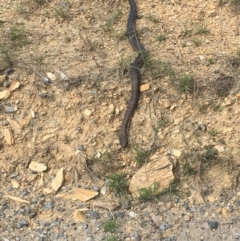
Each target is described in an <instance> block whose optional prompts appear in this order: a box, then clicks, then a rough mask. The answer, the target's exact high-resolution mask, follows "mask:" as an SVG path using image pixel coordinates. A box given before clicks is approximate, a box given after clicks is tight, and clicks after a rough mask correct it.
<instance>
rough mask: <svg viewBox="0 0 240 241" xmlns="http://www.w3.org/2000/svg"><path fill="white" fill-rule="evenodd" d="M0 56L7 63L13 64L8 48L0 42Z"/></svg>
mask: <svg viewBox="0 0 240 241" xmlns="http://www.w3.org/2000/svg"><path fill="white" fill-rule="evenodd" d="M0 58H1V59H2V60H3V61H4V62H5V63H6V64H7V65H8V66H12V65H13V59H12V57H11V54H10V50H9V49H8V48H6V47H5V46H3V45H2V44H0Z"/></svg>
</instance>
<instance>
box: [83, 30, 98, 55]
mask: <svg viewBox="0 0 240 241" xmlns="http://www.w3.org/2000/svg"><path fill="white" fill-rule="evenodd" d="M80 38H81V39H82V40H83V42H84V44H85V45H86V46H87V47H88V48H89V51H94V50H95V49H96V44H95V42H94V41H92V40H91V38H89V37H88V36H87V35H86V36H85V37H83V36H82V35H81V34H80Z"/></svg>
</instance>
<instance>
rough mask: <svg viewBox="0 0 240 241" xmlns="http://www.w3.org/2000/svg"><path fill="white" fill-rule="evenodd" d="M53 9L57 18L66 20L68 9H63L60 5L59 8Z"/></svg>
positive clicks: (68, 16)
mask: <svg viewBox="0 0 240 241" xmlns="http://www.w3.org/2000/svg"><path fill="white" fill-rule="evenodd" d="M53 9H54V11H55V16H56V18H57V19H62V20H68V19H69V18H70V15H69V11H68V10H65V9H63V8H62V7H60V8H58V9H57V8H53Z"/></svg>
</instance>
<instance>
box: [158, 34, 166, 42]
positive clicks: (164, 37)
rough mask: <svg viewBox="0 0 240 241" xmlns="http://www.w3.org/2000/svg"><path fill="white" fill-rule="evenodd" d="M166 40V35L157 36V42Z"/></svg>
mask: <svg viewBox="0 0 240 241" xmlns="http://www.w3.org/2000/svg"><path fill="white" fill-rule="evenodd" d="M166 39H167V37H166V35H163V34H161V35H159V36H157V41H158V42H164V41H165V40H166Z"/></svg>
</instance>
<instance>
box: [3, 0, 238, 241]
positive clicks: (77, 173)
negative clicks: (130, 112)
mask: <svg viewBox="0 0 240 241" xmlns="http://www.w3.org/2000/svg"><path fill="white" fill-rule="evenodd" d="M137 5H138V10H139V12H138V15H139V19H137V34H138V36H139V38H140V39H141V42H142V43H143V44H144V46H145V48H146V49H147V50H148V52H149V58H148V59H147V60H146V63H145V64H144V66H143V68H141V74H142V85H144V87H145V88H143V90H142V92H141V97H140V100H139V106H138V109H137V111H136V113H135V115H134V117H133V120H132V123H131V127H130V132H129V143H130V144H129V147H128V148H126V149H122V148H121V147H120V145H119V141H118V136H119V130H120V127H121V121H122V119H123V116H124V112H125V110H126V106H127V103H128V101H129V98H130V93H131V84H130V76H129V71H128V68H129V64H130V63H131V61H133V59H134V58H135V57H136V54H137V53H136V52H134V51H133V50H132V49H131V46H130V44H129V42H128V39H127V37H126V21H127V17H128V13H129V4H128V1H119V0H92V1H85V0H82V1H76V0H67V1H59V0H52V1H44V0H42V1H41V0H33V1H30V0H6V1H5V0H4V1H1V3H0V71H1V72H0V74H1V79H0V81H1V82H0V85H1V86H0V98H1V100H0V111H1V112H0V129H1V132H0V172H1V175H0V202H1V204H0V205H1V206H0V217H1V219H0V230H1V231H0V238H1V239H2V240H88V241H91V240H109V241H110V240H112V241H114V240H235V239H240V228H239V227H240V219H239V216H240V187H239V181H240V175H239V174H240V169H239V166H240V158H239V156H240V128H239V121H240V108H239V103H240V78H239V76H240V35H239V34H240V19H239V13H240V1H237V0H235V1H224V0H223V1H220V0H218V1H212V0H211V1H210V0H199V1H194V0H182V1H180V0H162V1H159V0H145V1H140V0H138V1H137ZM9 68H13V69H14V72H13V73H9V74H8V75H7V76H6V73H7V71H8V70H9ZM46 77H48V78H49V79H51V80H52V81H51V83H49V82H48V80H49V79H46ZM14 81H16V82H14ZM12 83H15V85H16V83H20V86H19V87H18V88H16V89H15V90H13V91H11V92H7V91H6V90H7V88H9V86H10V85H11V84H12ZM12 86H13V85H12ZM8 95H9V96H8ZM153 155H158V156H160V157H161V156H164V157H167V158H169V160H171V162H172V163H173V165H174V176H175V179H176V181H175V184H177V189H178V190H179V192H178V196H176V195H174V194H173V193H171V192H170V193H168V194H167V195H163V196H160V197H157V199H156V200H155V201H153V202H147V203H144V204H142V203H139V202H138V201H137V200H135V201H132V200H131V196H130V195H129V194H127V195H124V197H116V196H115V195H114V194H112V193H110V191H109V190H108V189H107V191H106V193H105V192H104V191H103V189H104V188H103V187H106V182H107V181H106V177H107V176H108V175H110V174H112V173H124V174H125V175H126V181H127V182H128V183H129V182H130V180H131V177H132V176H133V175H134V173H136V172H137V171H138V169H139V166H138V165H137V163H136V158H137V160H139V158H140V157H141V156H144V159H143V162H144V163H145V162H148V161H149V160H150V159H151V156H153ZM139 156H140V157H139ZM33 161H34V162H37V163H42V164H44V166H45V167H46V168H47V169H46V170H44V171H43V170H41V171H38V170H37V171H33V170H31V168H29V164H30V163H32V162H33ZM159 161H161V158H159ZM60 168H63V173H64V180H63V184H62V187H61V188H60V189H59V190H58V192H57V193H59V192H62V191H68V190H71V189H74V188H76V187H83V188H87V189H94V190H95V191H98V192H100V190H101V192H100V194H99V196H98V197H95V200H97V199H98V198H102V196H103V197H104V198H105V200H111V201H115V202H118V203H119V206H118V208H116V209H115V208H113V209H112V210H111V208H110V209H109V210H110V213H112V214H113V215H115V214H118V213H120V212H125V216H124V217H121V218H117V220H118V228H117V231H116V232H113V233H109V232H104V228H103V226H102V223H103V222H105V221H106V219H107V218H108V213H109V210H108V209H104V208H103V209H101V208H98V207H96V206H94V203H93V202H94V200H91V201H88V202H86V203H82V202H79V201H77V200H65V199H62V198H59V197H56V194H57V193H55V192H53V191H51V189H50V188H51V182H52V180H53V179H54V178H55V176H56V173H57V171H58V170H59V169H60ZM13 197H17V198H20V199H21V200H20V199H16V198H15V199H14V198H13ZM23 200H26V201H28V202H30V203H23ZM49 200H50V201H52V202H53V203H54V206H53V207H51V205H50V207H49V206H46V205H48V204H49ZM130 201H131V205H130V207H128V206H127V205H126V203H128V202H130ZM106 202H107V201H106ZM46 203H47V204H46ZM50 204H51V203H50ZM186 205H189V206H186ZM59 206H61V207H62V209H61V210H60V211H59V210H58V208H57V207H59ZM63 207H64V208H63ZM79 208H87V209H88V210H89V211H87V213H86V216H85V218H84V222H83V221H79V220H78V219H76V217H75V218H74V217H73V216H72V215H73V213H74V211H75V210H76V209H79ZM129 208H130V209H131V210H129ZM193 208H195V209H196V210H195V209H193ZM28 209H30V211H29V212H27V211H26V210H28ZM21 210H23V211H22V212H21ZM33 210H34V212H35V213H34V214H35V215H32V216H29V213H31V212H33ZM202 210H203V211H202ZM96 212H97V213H98V214H100V218H99V217H95V216H94V215H95V214H96ZM115 212H116V213H115ZM129 212H130V213H129ZM131 212H133V213H131ZM129 215H130V216H129ZM134 215H136V216H134ZM110 216H111V215H110ZM59 219H60V220H61V221H59ZM22 220H25V221H26V222H27V223H25V224H24V222H23V221H22ZM56 220H58V221H59V223H57V224H59V225H53V223H54V222H55V224H56V222H57V221H56ZM209 221H216V222H217V223H218V227H217V228H216V227H215V228H211V225H209ZM46 222H48V223H49V224H48V225H47V224H46ZM165 223H168V224H169V225H170V224H171V226H167V227H166V226H162V225H165ZM84 225H85V226H84ZM86 225H87V227H86ZM49 227H51V228H49ZM89 229H90V231H89ZM62 230H63V231H62ZM54 235H55V236H54ZM117 238H118V239H117Z"/></svg>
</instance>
